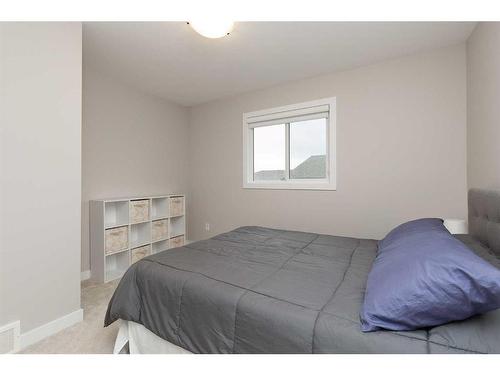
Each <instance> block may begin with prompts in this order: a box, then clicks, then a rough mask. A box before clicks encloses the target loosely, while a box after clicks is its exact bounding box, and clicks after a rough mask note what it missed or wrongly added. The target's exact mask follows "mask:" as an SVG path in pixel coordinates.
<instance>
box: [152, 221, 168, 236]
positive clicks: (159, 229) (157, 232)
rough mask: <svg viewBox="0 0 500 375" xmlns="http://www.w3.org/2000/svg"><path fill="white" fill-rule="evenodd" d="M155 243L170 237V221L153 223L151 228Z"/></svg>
mask: <svg viewBox="0 0 500 375" xmlns="http://www.w3.org/2000/svg"><path fill="white" fill-rule="evenodd" d="M151 237H152V238H153V241H158V240H163V239H165V238H167V237H168V220H166V219H164V220H156V221H153V223H152V227H151Z"/></svg>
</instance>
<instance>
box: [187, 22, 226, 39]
mask: <svg viewBox="0 0 500 375" xmlns="http://www.w3.org/2000/svg"><path fill="white" fill-rule="evenodd" d="M188 25H190V26H191V27H192V28H193V30H194V31H196V32H197V33H198V34H200V35H203V36H204V37H206V38H212V39H214V38H222V37H223V36H226V35H229V33H230V32H231V31H232V30H233V26H234V22H233V21H228V20H221V19H209V18H206V19H201V20H196V21H190V22H188Z"/></svg>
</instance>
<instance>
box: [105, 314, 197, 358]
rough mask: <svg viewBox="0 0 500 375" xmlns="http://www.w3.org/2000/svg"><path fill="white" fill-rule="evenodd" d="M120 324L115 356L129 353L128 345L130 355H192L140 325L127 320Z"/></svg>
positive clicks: (114, 351)
mask: <svg viewBox="0 0 500 375" xmlns="http://www.w3.org/2000/svg"><path fill="white" fill-rule="evenodd" d="M119 323H120V329H119V331H118V335H117V336H116V341H115V348H114V350H113V354H121V353H127V347H126V345H127V343H128V353H129V354H192V353H191V352H189V351H187V350H186V349H183V348H181V347H180V346H177V345H174V344H172V343H170V342H168V341H166V340H164V339H162V338H161V337H159V336H157V335H155V334H154V333H153V332H151V331H150V330H149V329H147V328H146V327H144V326H143V325H141V324H139V323H135V322H131V321H127V320H120V321H119Z"/></svg>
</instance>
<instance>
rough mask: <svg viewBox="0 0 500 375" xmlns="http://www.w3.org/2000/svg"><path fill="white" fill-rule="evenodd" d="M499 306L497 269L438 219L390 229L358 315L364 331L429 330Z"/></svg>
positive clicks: (370, 276)
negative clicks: (457, 237) (454, 235)
mask: <svg viewBox="0 0 500 375" xmlns="http://www.w3.org/2000/svg"><path fill="white" fill-rule="evenodd" d="M498 308H500V270H499V269H497V268H496V267H494V266H493V265H492V264H490V263H488V262H487V261H485V260H483V259H482V258H480V257H479V256H477V255H476V254H475V253H473V252H472V251H471V250H470V249H469V248H468V247H467V246H466V245H465V244H464V243H462V242H461V241H459V240H458V239H456V238H455V237H453V236H452V235H451V234H450V233H449V232H448V230H447V229H446V228H445V227H444V225H443V221H442V220H441V219H419V220H414V221H410V222H407V223H405V224H402V225H400V226H398V227H397V228H395V229H393V230H392V231H391V232H390V233H389V234H388V235H387V236H386V237H385V238H384V239H383V240H382V241H380V242H379V244H378V253H377V258H376V259H375V262H374V263H373V267H372V269H371V271H370V274H369V275H368V282H367V286H366V293H365V300H364V304H363V308H362V311H361V325H362V330H363V331H364V332H369V331H377V330H379V329H389V330H394V331H407V330H414V329H418V328H426V327H433V326H436V325H440V324H444V323H448V322H451V321H455V320H463V319H466V318H469V317H471V316H473V315H476V314H481V313H485V312H487V311H491V310H495V309H498Z"/></svg>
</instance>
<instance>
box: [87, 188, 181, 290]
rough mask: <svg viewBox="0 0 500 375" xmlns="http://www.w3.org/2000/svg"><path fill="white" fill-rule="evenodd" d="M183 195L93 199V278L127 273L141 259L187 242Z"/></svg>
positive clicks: (112, 276)
mask: <svg viewBox="0 0 500 375" xmlns="http://www.w3.org/2000/svg"><path fill="white" fill-rule="evenodd" d="M185 236H186V198H185V196H184V195H183V194H171V195H161V196H155V197H133V198H117V199H101V200H92V201H90V247H91V249H90V251H91V271H92V279H94V280H95V281H97V282H108V281H111V280H115V279H117V278H120V277H121V276H123V274H124V273H125V271H126V270H127V269H128V268H129V267H130V265H131V264H132V263H134V262H136V261H138V260H140V259H141V258H143V257H145V256H148V255H151V254H156V253H159V252H160V251H165V250H168V249H171V248H174V247H179V246H182V245H184V243H185Z"/></svg>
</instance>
